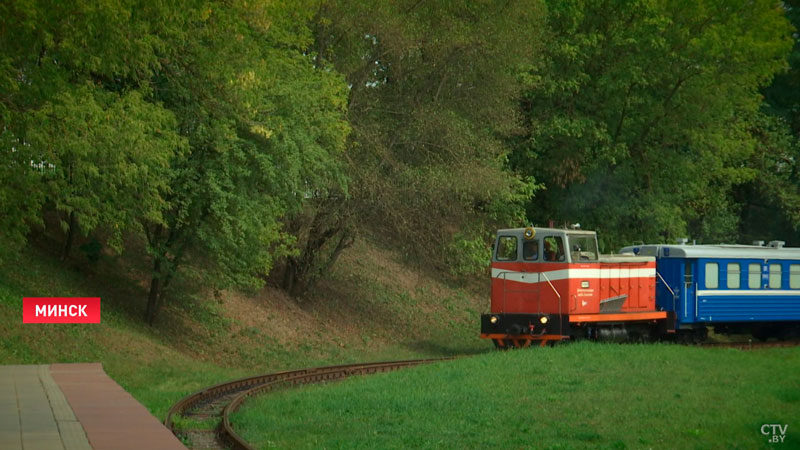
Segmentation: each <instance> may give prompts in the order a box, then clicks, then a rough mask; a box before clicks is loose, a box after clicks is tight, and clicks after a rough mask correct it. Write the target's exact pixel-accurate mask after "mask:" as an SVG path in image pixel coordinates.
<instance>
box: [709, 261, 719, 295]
mask: <svg viewBox="0 0 800 450" xmlns="http://www.w3.org/2000/svg"><path fill="white" fill-rule="evenodd" d="M718 287H719V264H717V263H706V288H707V289H716V288H718Z"/></svg>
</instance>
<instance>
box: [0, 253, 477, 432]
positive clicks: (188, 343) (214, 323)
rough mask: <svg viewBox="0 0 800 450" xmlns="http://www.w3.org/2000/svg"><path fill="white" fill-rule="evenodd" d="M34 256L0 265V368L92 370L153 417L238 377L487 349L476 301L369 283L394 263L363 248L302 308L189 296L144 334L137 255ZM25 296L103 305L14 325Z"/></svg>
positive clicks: (431, 288)
mask: <svg viewBox="0 0 800 450" xmlns="http://www.w3.org/2000/svg"><path fill="white" fill-rule="evenodd" d="M43 247H46V245H39V246H31V247H29V248H27V249H25V250H24V252H23V253H22V254H21V255H19V256H13V255H11V256H9V255H3V258H0V260H2V261H3V262H2V263H0V336H2V339H0V364H49V363H56V362H102V363H103V366H104V368H105V370H106V372H107V373H108V374H109V375H110V376H111V377H112V378H113V379H114V380H115V381H117V382H118V383H119V384H120V385H122V387H124V388H125V389H126V390H127V391H129V392H130V393H131V394H132V395H133V396H134V397H135V398H136V399H137V400H139V401H140V402H141V403H143V404H144V405H145V406H146V407H147V408H148V409H149V410H150V411H151V412H152V413H153V414H155V415H156V416H157V417H159V418H160V419H163V418H164V415H165V414H166V411H167V410H168V409H169V407H170V406H171V405H172V404H173V403H175V402H176V401H177V400H179V399H180V398H181V397H183V396H184V395H186V394H188V393H191V392H194V391H196V390H199V389H201V388H203V387H206V386H209V385H211V384H215V383H219V382H222V381H226V380H230V379H235V378H240V377H244V376H248V375H254V374H258V373H268V372H272V371H277V370H286V369H292V368H302V367H313V366H319V365H328V364H342V363H349V362H359V361H377V360H393V359H406V358H418V357H431V356H441V355H445V354H450V353H474V352H481V351H488V350H489V348H490V344H488V343H486V342H483V341H481V340H479V339H477V338H476V335H477V332H478V330H477V320H476V319H475V316H474V315H473V314H471V313H470V312H468V311H471V310H473V309H475V308H479V306H477V305H478V304H480V303H483V302H484V300H483V299H482V298H480V297H476V296H475V295H474V294H467V293H465V292H462V291H460V290H459V289H451V288H449V287H446V286H443V285H441V284H440V283H439V282H438V281H437V280H435V279H434V278H435V277H433V276H431V275H426V276H419V275H418V274H404V275H403V276H400V277H398V276H393V277H391V279H378V275H376V274H377V273H384V272H386V271H387V269H386V267H383V266H384V265H387V264H389V265H392V266H391V267H390V269H391V268H397V267H399V265H398V264H399V263H397V262H394V261H393V258H394V255H392V254H388V253H386V252H385V251H382V250H377V249H375V248H374V247H373V246H371V245H370V244H369V243H368V242H364V241H361V242H359V243H358V244H357V245H356V249H355V251H354V253H353V254H350V255H347V254H343V255H342V258H341V261H342V262H341V263H340V264H339V265H337V268H336V271H335V273H334V274H333V279H332V280H330V281H326V282H323V283H321V284H320V288H319V289H318V290H317V292H315V293H312V294H310V295H309V296H308V297H307V298H305V299H302V300H301V301H300V302H297V301H295V300H293V299H290V298H288V297H286V296H285V295H284V294H282V293H281V292H280V291H278V290H276V289H271V288H266V289H264V290H262V291H260V292H258V293H255V294H242V293H237V292H227V293H223V296H222V298H220V299H217V298H214V297H213V296H208V299H206V298H205V297H204V296H203V295H202V292H192V293H191V295H189V294H187V295H183V296H180V297H179V298H178V299H177V301H172V302H171V303H170V304H168V305H167V306H166V307H165V309H164V310H163V311H162V313H161V316H160V319H159V321H158V322H157V323H156V325H155V326H152V327H151V326H147V325H145V324H144V323H143V321H142V317H143V315H144V307H145V303H144V300H145V298H146V282H144V278H143V277H142V273H143V272H144V270H146V268H145V269H142V268H137V267H135V266H136V264H135V258H130V257H127V258H117V259H112V258H114V257H111V256H109V255H103V257H104V258H106V260H105V261H101V264H99V265H96V266H87V265H86V264H84V263H81V261H80V256H76V257H75V258H73V259H72V260H71V261H69V262H68V263H66V264H64V263H62V262H61V261H58V260H57V258H55V257H54V256H53V254H52V253H51V252H49V251H48V250H46V249H43ZM365 254H366V256H365ZM365 258H367V259H369V261H372V262H369V261H367V262H365ZM370 258H371V259H370ZM403 277H405V278H406V279H408V280H413V283H416V284H419V285H420V286H421V287H420V290H421V292H414V294H413V295H412V294H404V292H405V291H406V285H410V284H412V282H411V281H407V280H406V281H404V278H403ZM404 283H405V284H404ZM412 291H413V290H412ZM25 296H29V297H43V296H58V297H68V296H82V297H101V298H102V300H101V303H102V322H101V323H100V324H77V325H68V324H26V325H23V324H22V298H23V297H25ZM441 297H447V298H448V300H447V304H448V305H450V306H449V307H451V308H452V305H453V304H455V305H458V304H459V302H461V303H462V305H461V306H462V307H461V308H460V313H459V315H458V320H457V321H456V322H453V323H452V324H451V323H450V322H449V321H450V319H447V320H448V322H447V323H445V321H444V320H443V319H441V318H440V317H443V315H442V314H441V312H443V311H444V309H443V308H444V306H441V305H439V299H440V298H441ZM421 309H424V311H421ZM470 319H473V323H471V324H469V325H468V326H464V325H463V323H466V322H468V321H469V320H470Z"/></svg>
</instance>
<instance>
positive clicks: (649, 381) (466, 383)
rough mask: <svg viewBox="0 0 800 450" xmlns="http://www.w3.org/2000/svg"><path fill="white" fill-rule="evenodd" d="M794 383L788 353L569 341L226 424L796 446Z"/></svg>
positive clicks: (498, 440) (340, 437)
mask: <svg viewBox="0 0 800 450" xmlns="http://www.w3.org/2000/svg"><path fill="white" fill-rule="evenodd" d="M798 373H800V349H796V348H788V349H770V350H759V351H752V352H747V351H740V350H731V349H703V348H693V347H683V346H675V345H657V344H654V345H611V344H609V345H603V344H592V343H580V344H573V345H564V346H560V347H556V348H545V349H533V350H524V351H509V352H495V353H491V354H486V355H480V356H475V357H469V358H464V359H460V360H456V361H452V362H447V363H439V364H436V365H431V366H425V367H419V368H413V369H407V370H404V371H400V372H394V373H388V374H379V375H373V376H369V377H361V378H354V379H349V380H346V381H343V382H340V383H336V384H331V385H325V386H307V387H303V388H299V389H294V390H287V391H282V392H278V393H272V394H269V395H265V396H262V397H259V398H257V399H254V400H251V401H249V402H248V403H246V404H245V405H244V407H243V409H242V410H240V411H239V412H238V413H237V414H236V416H235V418H234V423H235V424H236V427H237V429H238V430H239V431H241V432H242V434H243V436H244V437H245V438H246V439H248V440H249V441H250V442H251V443H254V444H255V445H256V446H257V447H260V448H273V447H278V448H498V449H500V448H552V449H561V448H689V449H693V448H731V449H735V448H748V449H749V448H800V429H799V428H798V427H800V422H799V421H798V418H800V376H798ZM773 423H775V424H788V432H787V435H786V438H785V442H784V443H783V444H769V443H767V437H766V436H763V435H762V434H761V433H760V428H761V425H763V424H773ZM773 445H774V447H772V446H773Z"/></svg>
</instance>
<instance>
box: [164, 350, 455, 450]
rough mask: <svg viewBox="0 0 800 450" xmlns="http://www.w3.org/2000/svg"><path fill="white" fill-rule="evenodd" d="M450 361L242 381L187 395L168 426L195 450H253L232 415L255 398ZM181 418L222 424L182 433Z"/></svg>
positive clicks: (389, 364) (286, 374)
mask: <svg viewBox="0 0 800 450" xmlns="http://www.w3.org/2000/svg"><path fill="white" fill-rule="evenodd" d="M449 359H452V358H437V359H414V360H407V361H389V362H379V363H366V364H363V363H362V364H346V365H340V366H326V367H315V368H311V369H300V370H289V371H284V372H275V373H270V374H266V375H257V376H253V377H247V378H241V379H238V380H234V381H229V382H226V383H221V384H217V385H214V386H211V387H208V388H206V389H203V390H201V391H198V392H195V393H194V394H190V395H187V396H186V397H184V398H183V399H181V400H180V401H178V403H176V404H174V405H173V406H172V408H170V409H169V411H168V412H167V417H166V419H165V420H164V424H165V425H166V426H167V428H169V430H170V431H172V432H173V433H174V434H175V435H177V436H178V437H179V438H182V439H183V440H184V442H186V440H188V441H190V442H191V444H192V448H193V449H195V450H200V449H228V448H233V449H247V450H251V449H253V447H251V446H250V445H249V444H248V443H247V442H246V441H245V440H244V439H242V437H241V436H239V435H238V434H236V432H235V431H234V430H233V426H232V424H231V422H230V415H231V414H233V412H235V411H236V410H237V409H238V408H239V406H241V404H242V403H243V402H244V401H245V400H246V399H247V398H248V397H250V396H251V395H254V394H258V393H261V392H268V391H271V390H274V389H278V388H283V387H288V386H296V385H301V384H310V383H320V382H326V381H335V380H341V379H344V378H347V377H350V376H352V375H368V374H373V373H379V372H390V371H393V370H397V369H402V368H406V367H412V366H417V365H420V364H427V363H432V362H437V361H445V360H449ZM179 417H180V418H186V419H190V420H196V421H197V420H199V421H201V422H202V423H203V424H206V425H208V422H209V421H211V422H217V421H219V422H221V423H220V424H219V425H218V426H216V429H215V430H213V431H211V430H207V429H195V430H192V429H183V427H181V428H182V429H180V430H176V424H175V422H176V418H179ZM178 420H180V419H178Z"/></svg>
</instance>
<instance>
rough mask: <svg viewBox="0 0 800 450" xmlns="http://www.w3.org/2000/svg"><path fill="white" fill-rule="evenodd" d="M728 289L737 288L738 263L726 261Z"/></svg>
mask: <svg viewBox="0 0 800 450" xmlns="http://www.w3.org/2000/svg"><path fill="white" fill-rule="evenodd" d="M728 289H739V263H728Z"/></svg>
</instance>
